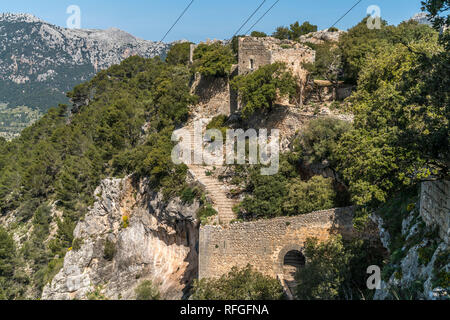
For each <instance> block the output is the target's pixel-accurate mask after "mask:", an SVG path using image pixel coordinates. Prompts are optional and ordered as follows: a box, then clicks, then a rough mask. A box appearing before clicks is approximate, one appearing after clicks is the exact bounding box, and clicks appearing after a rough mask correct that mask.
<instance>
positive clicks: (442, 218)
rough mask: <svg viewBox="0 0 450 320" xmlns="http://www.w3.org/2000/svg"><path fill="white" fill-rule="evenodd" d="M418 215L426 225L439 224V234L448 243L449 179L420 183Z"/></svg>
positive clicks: (449, 218)
mask: <svg viewBox="0 0 450 320" xmlns="http://www.w3.org/2000/svg"><path fill="white" fill-rule="evenodd" d="M420 215H421V216H422V218H423V220H424V221H425V223H426V224H427V225H436V226H439V235H440V237H441V238H442V240H444V241H445V243H446V244H447V245H449V244H450V243H449V242H450V181H445V180H444V181H427V182H424V183H422V187H421V195H420Z"/></svg>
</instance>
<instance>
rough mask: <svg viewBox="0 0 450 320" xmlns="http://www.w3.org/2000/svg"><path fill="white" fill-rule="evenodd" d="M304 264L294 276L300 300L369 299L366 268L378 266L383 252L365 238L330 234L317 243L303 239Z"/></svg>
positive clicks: (314, 240) (310, 239)
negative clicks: (304, 242)
mask: <svg viewBox="0 0 450 320" xmlns="http://www.w3.org/2000/svg"><path fill="white" fill-rule="evenodd" d="M303 253H304V255H305V257H306V264H305V266H304V267H302V268H300V269H299V270H298V272H297V275H296V280H297V290H296V292H297V297H298V298H299V299H301V300H357V299H370V298H371V296H372V295H373V292H371V291H370V290H368V289H367V285H366V280H367V274H366V270H367V267H368V266H370V265H381V263H382V260H383V254H382V252H380V250H378V249H377V247H376V246H374V245H373V244H371V243H370V242H369V241H367V240H358V239H355V240H351V241H349V240H343V239H342V236H340V235H337V236H333V237H331V238H330V239H328V240H326V241H323V242H319V240H317V239H315V238H309V239H307V240H306V244H305V249H304V252H303Z"/></svg>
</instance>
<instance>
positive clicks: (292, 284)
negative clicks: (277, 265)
mask: <svg viewBox="0 0 450 320" xmlns="http://www.w3.org/2000/svg"><path fill="white" fill-rule="evenodd" d="M305 263H306V259H305V256H304V255H303V254H302V253H301V252H300V251H299V250H291V251H288V252H287V253H286V254H285V256H284V258H283V276H284V280H285V282H286V284H287V286H288V287H289V289H290V291H291V293H292V295H295V291H296V290H295V289H296V286H297V282H296V281H295V275H296V273H297V271H298V270H299V269H300V268H302V267H303V266H304V265H305Z"/></svg>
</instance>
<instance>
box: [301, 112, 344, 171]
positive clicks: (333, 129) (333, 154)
mask: <svg viewBox="0 0 450 320" xmlns="http://www.w3.org/2000/svg"><path fill="white" fill-rule="evenodd" d="M351 128H352V126H351V124H350V123H348V122H347V121H342V120H339V119H335V118H331V117H326V118H318V119H314V120H311V121H310V122H309V123H308V124H307V126H306V128H305V129H304V130H303V132H302V133H301V137H300V138H299V139H298V141H297V143H298V148H299V149H300V150H301V151H300V156H301V158H302V160H304V161H306V162H307V163H309V164H312V163H323V162H324V161H327V162H328V163H329V165H330V166H331V167H332V168H335V169H336V168H337V165H338V161H339V159H337V154H338V153H339V149H338V148H339V141H340V139H341V138H342V136H343V135H344V134H346V133H347V132H349V131H350V130H351Z"/></svg>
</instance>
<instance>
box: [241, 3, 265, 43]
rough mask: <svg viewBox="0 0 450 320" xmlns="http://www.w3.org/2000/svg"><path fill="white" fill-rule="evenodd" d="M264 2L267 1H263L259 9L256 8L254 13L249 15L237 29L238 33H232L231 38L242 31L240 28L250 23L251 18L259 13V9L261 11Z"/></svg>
mask: <svg viewBox="0 0 450 320" xmlns="http://www.w3.org/2000/svg"><path fill="white" fill-rule="evenodd" d="M266 1H267V0H264V1H263V2H262V3H261V4H260V5H259V7H258V8H256V10H255V11H253V13H252V14H251V15H250V17H248V19H247V20H245V22H244V23H243V24H242V25H241V27H240V28H239V29H238V31H236V32H235V33H234V35H233V37H234V36H235V35H237V34H238V33H239V31H241V30H242V28H243V27H244V26H245V25H246V24H247V23H248V22H249V21H250V19H251V18H253V16H254V15H255V14H256V13H257V12H258V11H259V9H261V7H262V6H263V5H264V3H266ZM233 37H232V38H233Z"/></svg>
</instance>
